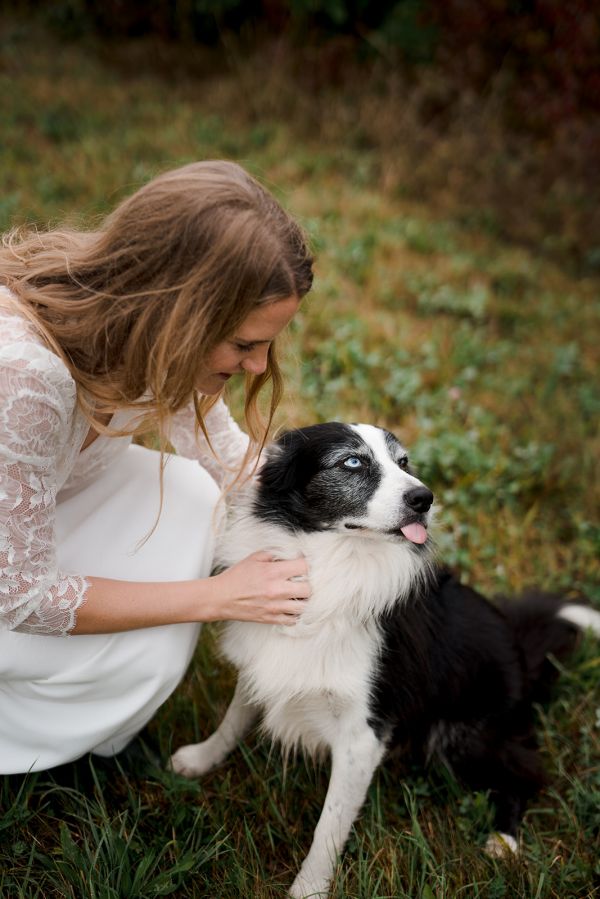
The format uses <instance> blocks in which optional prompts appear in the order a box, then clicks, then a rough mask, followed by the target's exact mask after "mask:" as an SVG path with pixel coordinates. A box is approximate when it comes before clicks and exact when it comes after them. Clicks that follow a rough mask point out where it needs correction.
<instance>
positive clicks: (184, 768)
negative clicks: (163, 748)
mask: <svg viewBox="0 0 600 899" xmlns="http://www.w3.org/2000/svg"><path fill="white" fill-rule="evenodd" d="M215 765H216V762H215V759H214V758H213V757H212V753H210V752H207V751H206V749H205V744H204V743H190V745H189V746H182V747H181V749H178V750H177V752H174V753H173V755H172V756H171V758H170V759H169V762H168V768H169V769H170V770H171V771H175V773H176V774H182V775H183V776H184V777H202V775H203V774H207V773H208V772H209V771H210V770H211V769H212V768H214V767H215Z"/></svg>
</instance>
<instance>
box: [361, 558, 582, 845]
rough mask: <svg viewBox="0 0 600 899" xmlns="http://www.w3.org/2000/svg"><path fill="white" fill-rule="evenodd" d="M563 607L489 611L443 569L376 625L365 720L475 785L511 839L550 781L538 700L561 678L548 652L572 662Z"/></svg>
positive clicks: (549, 601)
mask: <svg viewBox="0 0 600 899" xmlns="http://www.w3.org/2000/svg"><path fill="white" fill-rule="evenodd" d="M561 604H562V601H561V600H560V599H558V598H557V597H553V596H549V595H543V594H530V595H529V596H526V597H522V598H521V599H520V600H510V601H509V600H505V601H502V602H501V603H499V605H498V606H496V605H492V604H491V603H490V602H488V601H487V600H485V599H484V598H483V597H482V596H481V595H480V594H479V593H477V592H476V591H474V590H472V589H471V588H469V587H467V586H465V585H463V584H461V583H460V582H459V581H458V580H457V579H456V578H455V577H453V576H452V574H451V573H450V572H449V571H447V570H445V569H439V570H438V571H437V572H436V573H435V574H434V578H433V582H432V584H431V587H430V591H429V593H428V595H427V596H426V597H422V596H421V597H418V598H416V599H414V600H413V601H410V600H409V601H408V602H405V603H399V604H398V605H397V606H396V607H394V609H393V610H392V611H391V612H390V613H389V614H388V615H386V616H385V618H384V619H383V620H382V621H381V622H380V626H381V632H382V635H383V652H382V657H381V664H380V666H379V668H378V670H377V673H376V677H375V678H374V680H373V688H372V696H371V708H372V714H371V719H370V722H369V723H370V724H371V726H372V727H373V728H374V730H375V732H376V733H377V734H378V736H380V737H382V738H384V737H385V735H387V739H388V740H389V741H390V744H391V745H398V744H399V745H402V746H404V747H407V748H408V749H409V750H411V752H412V755H413V756H414V757H416V758H417V759H419V760H424V759H428V758H429V756H431V755H433V756H437V757H439V758H441V759H442V760H443V762H444V763H445V764H446V765H447V766H448V767H449V768H450V769H451V770H452V772H453V773H454V774H455V776H457V777H458V778H459V779H460V780H461V781H463V782H464V783H465V784H466V785H468V786H469V787H471V788H472V789H476V790H490V791H491V793H492V797H493V799H494V800H495V813H496V817H495V826H496V828H497V829H498V830H499V831H502V832H504V833H508V834H511V835H516V832H517V825H518V822H519V820H520V818H521V816H522V814H523V811H524V808H525V805H526V803H527V801H528V800H529V799H530V798H531V796H532V795H534V794H535V792H536V791H537V790H538V789H539V787H540V786H541V785H542V784H543V782H544V774H543V771H542V769H541V766H540V761H539V757H538V754H537V751H536V740H535V731H534V708H533V703H534V702H536V701H538V700H539V699H541V698H542V697H543V696H544V695H545V694H546V693H547V689H548V686H549V684H550V683H551V682H552V681H553V680H554V678H555V676H556V673H557V670H556V667H555V666H554V665H553V664H552V662H551V661H550V660H549V659H548V655H549V654H551V655H553V656H555V657H557V658H564V657H565V656H567V655H568V654H569V652H571V651H572V649H573V646H574V644H575V641H576V640H577V637H578V633H579V632H578V631H577V629H576V628H575V627H574V626H572V625H571V624H569V623H568V622H566V621H563V620H561V619H559V618H557V617H556V612H557V610H558V609H559V608H560V606H561ZM390 734H391V736H390Z"/></svg>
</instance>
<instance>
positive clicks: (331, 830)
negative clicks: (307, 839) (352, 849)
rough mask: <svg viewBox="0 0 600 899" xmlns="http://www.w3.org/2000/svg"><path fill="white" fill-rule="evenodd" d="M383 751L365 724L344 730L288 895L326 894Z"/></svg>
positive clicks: (300, 897) (300, 898)
mask: <svg viewBox="0 0 600 899" xmlns="http://www.w3.org/2000/svg"><path fill="white" fill-rule="evenodd" d="M384 753H385V744H384V743H382V742H381V741H380V740H378V739H377V737H376V736H375V734H374V733H373V731H372V730H371V728H370V727H369V726H368V725H366V724H365V727H364V729H362V730H361V731H360V732H358V733H357V732H356V731H355V730H354V731H352V732H350V733H345V734H344V739H343V740H340V741H339V742H336V745H335V746H333V747H332V751H331V779H330V781H329V787H328V789H327V795H326V797H325V804H324V806H323V811H322V812H321V817H320V818H319V823H318V824H317V827H316V830H315V834H314V837H313V842H312V846H311V847H310V852H309V853H308V855H307V856H306V858H305V859H304V862H303V863H302V867H301V868H300V871H299V873H298V876H297V877H296V879H295V880H294V883H293V884H292V886H291V889H290V892H289V895H290V896H291V897H293V899H303V897H307V896H314V897H317V896H326V895H327V893H328V891H329V885H330V883H331V879H332V877H333V872H334V869H335V864H336V861H337V856H338V855H339V853H340V852H341V851H342V849H343V848H344V844H345V843H346V840H347V839H348V834H349V833H350V828H351V827H352V824H353V823H354V821H355V820H356V817H357V815H358V813H359V811H360V808H361V806H362V804H363V802H364V801H365V796H366V794H367V790H368V788H369V784H370V783H371V779H372V777H373V774H374V772H375V770H376V769H377V767H378V765H379V763H380V762H381V759H382V758H383V755H384Z"/></svg>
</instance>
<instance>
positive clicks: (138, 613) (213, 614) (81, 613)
mask: <svg viewBox="0 0 600 899" xmlns="http://www.w3.org/2000/svg"><path fill="white" fill-rule="evenodd" d="M306 575H307V564H306V560H305V559H304V558H300V559H291V560H286V561H274V560H273V557H272V556H271V555H270V554H269V553H264V552H258V553H253V555H251V556H248V558H247V559H243V560H242V561H241V562H238V564H237V565H233V566H232V567H231V568H228V569H227V570H226V571H224V572H222V573H221V574H218V575H216V576H215V577H211V578H203V579H200V580H194V581H161V582H148V583H145V582H135V581H117V580H110V579H109V578H99V577H88V578H87V579H86V580H87V583H88V585H89V586H88V590H87V595H86V599H85V602H84V603H83V605H81V606H80V607H79V609H78V611H77V619H76V624H75V627H74V628H73V630H72V631H71V633H72V634H106V633H113V632H115V631H129V630H135V629H137V628H143V627H156V626H157V625H161V624H180V623H182V622H195V621H223V620H228V619H235V620H238V621H258V622H261V623H263V624H289V625H291V624H295V622H296V619H297V617H298V615H299V614H300V613H301V611H302V607H303V601H304V600H305V599H307V598H308V596H310V587H309V584H308V582H307V581H306V580H304V581H296V580H291V578H298V577H306Z"/></svg>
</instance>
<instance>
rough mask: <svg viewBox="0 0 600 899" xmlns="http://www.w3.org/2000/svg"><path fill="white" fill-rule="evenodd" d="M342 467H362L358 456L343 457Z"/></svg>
mask: <svg viewBox="0 0 600 899" xmlns="http://www.w3.org/2000/svg"><path fill="white" fill-rule="evenodd" d="M344 467H345V468H362V462H361V460H360V459H359V458H358V456H350V458H348V459H344Z"/></svg>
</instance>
